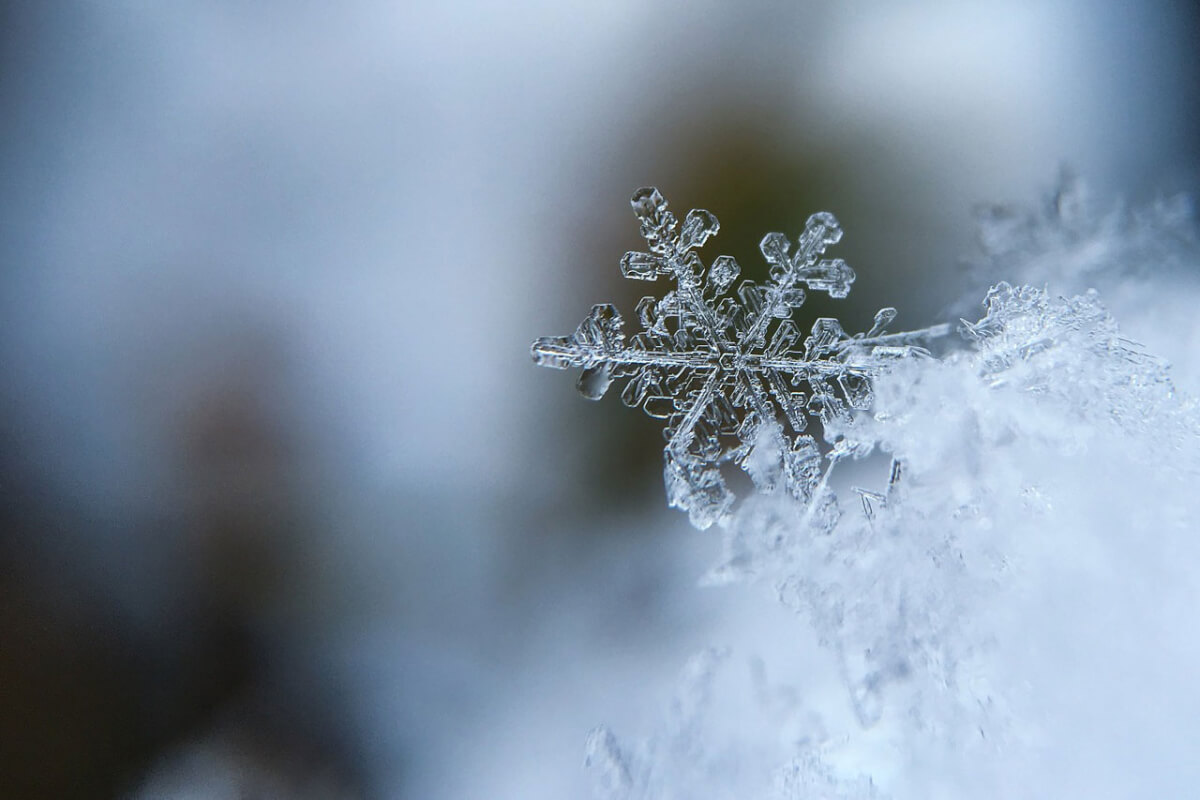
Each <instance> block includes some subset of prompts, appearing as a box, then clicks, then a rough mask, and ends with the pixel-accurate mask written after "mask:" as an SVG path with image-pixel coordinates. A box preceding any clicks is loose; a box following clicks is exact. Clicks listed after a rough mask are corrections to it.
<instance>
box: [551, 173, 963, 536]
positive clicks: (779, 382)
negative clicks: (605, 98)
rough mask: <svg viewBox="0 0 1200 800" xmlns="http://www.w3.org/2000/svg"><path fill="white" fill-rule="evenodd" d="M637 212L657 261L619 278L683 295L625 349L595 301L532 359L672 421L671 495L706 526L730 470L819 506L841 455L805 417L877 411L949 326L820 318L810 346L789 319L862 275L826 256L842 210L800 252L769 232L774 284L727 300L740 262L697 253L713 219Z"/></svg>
mask: <svg viewBox="0 0 1200 800" xmlns="http://www.w3.org/2000/svg"><path fill="white" fill-rule="evenodd" d="M631 202H632V205H633V212H634V214H635V215H636V216H637V218H638V220H639V221H640V222H641V234H642V236H643V237H644V238H645V240H646V243H647V252H630V253H626V254H625V256H624V258H622V259H621V272H622V273H623V274H624V275H625V277H627V278H634V279H637V280H649V281H652V280H657V279H658V278H660V277H666V278H668V279H670V280H672V281H673V282H674V283H675V288H674V289H672V290H670V291H669V292H667V293H666V295H664V296H663V297H661V298H657V297H653V296H648V297H643V298H642V299H641V301H639V302H638V305H637V316H638V322H639V323H640V326H641V330H640V331H639V332H638V333H637V334H635V335H634V336H632V337H631V338H629V339H628V340H627V339H626V338H625V335H624V333H623V330H622V329H623V327H624V320H622V319H621V315H620V313H619V312H618V311H617V309H616V308H615V307H614V306H612V305H611V304H602V305H597V306H593V307H592V312H591V313H590V314H589V315H588V316H587V318H586V319H584V320H583V322H581V323H580V324H579V327H578V328H577V329H576V330H575V333H573V334H571V335H570V336H549V337H543V338H541V339H538V340H537V341H535V342H534V343H533V346H532V348H531V351H532V354H533V359H534V361H535V362H536V363H538V364H540V365H542V366H546V367H554V368H556V369H567V368H572V367H580V368H582V369H583V374H582V375H581V376H580V378H579V390H580V392H581V393H582V394H583V395H584V396H585V397H588V398H589V399H593V400H596V399H599V398H600V397H602V396H603V395H604V393H605V392H606V391H607V389H608V387H609V386H610V385H611V384H612V383H613V382H614V381H618V380H624V381H626V383H625V387H624V391H622V393H621V399H622V400H623V401H624V402H625V404H626V405H628V406H632V407H641V408H642V409H643V410H644V411H645V412H646V413H647V414H649V415H650V416H652V417H657V418H660V419H664V420H666V421H667V428H666V431H665V435H666V438H667V445H666V448H665V450H664V457H665V462H666V463H665V469H664V477H665V480H666V488H667V497H668V500H669V501H670V504H671V505H672V506H675V507H678V508H682V509H685V510H687V511H688V512H689V515H690V517H691V521H692V524H694V525H696V526H697V527H699V528H707V527H709V526H710V525H712V524H713V523H714V522H718V521H720V520H721V519H723V518H724V517H725V516H726V515H727V514H728V513H729V511H730V508H731V506H732V504H733V500H734V495H733V493H732V492H731V491H730V490H729V488H728V486H726V483H725V480H724V478H723V477H722V475H721V468H722V467H723V466H724V465H726V464H729V463H734V464H737V465H738V466H739V467H741V468H742V469H743V470H745V471H746V473H747V474H748V475H749V476H750V477H751V479H752V480H753V482H754V484H755V486H756V488H757V489H758V490H759V491H763V492H770V491H774V490H775V489H776V488H777V487H780V486H782V487H783V488H785V489H786V490H787V491H788V492H789V493H790V494H791V495H792V496H794V497H796V498H797V499H799V500H801V501H804V502H813V501H814V500H815V499H817V495H818V493H819V491H820V489H821V487H822V486H823V484H824V482H825V479H826V476H827V474H828V470H829V468H830V467H832V465H833V464H834V463H835V462H836V461H837V459H838V458H839V457H840V455H844V452H842V451H839V450H838V448H837V447H836V446H835V447H834V449H833V450H832V451H830V452H828V453H826V452H824V451H823V450H822V449H821V447H819V446H818V444H817V442H816V440H815V439H814V438H813V437H812V436H810V435H808V434H805V433H804V430H805V428H806V427H807V426H808V418H809V417H810V416H811V417H814V418H817V419H820V420H821V421H822V423H824V424H825V425H827V426H828V425H829V424H830V423H832V422H835V421H837V420H839V419H843V418H845V417H846V416H847V415H849V414H850V413H852V412H851V410H852V409H866V408H868V407H870V405H871V402H872V379H873V378H874V377H875V376H876V375H877V374H878V373H879V371H880V370H882V369H885V368H886V367H887V365H888V364H889V363H891V362H893V361H894V360H896V359H898V358H905V357H910V356H914V355H922V354H927V351H926V350H924V349H923V348H921V347H920V346H919V342H921V341H922V340H925V339H928V338H931V337H935V336H941V335H944V334H945V333H947V332H948V330H949V327H948V326H946V325H938V326H934V327H931V328H925V329H922V330H917V331H909V332H905V333H891V334H889V333H887V332H886V328H887V326H888V325H889V324H890V323H891V322H892V320H893V319H895V317H896V309H894V308H884V309H882V310H880V311H879V313H877V314H876V315H875V324H874V325H873V326H872V327H871V329H870V330H869V331H867V332H865V333H858V334H855V335H853V336H850V335H848V334H846V333H845V331H843V330H842V326H841V324H840V323H839V322H838V321H837V320H836V319H832V318H828V317H822V318H819V319H817V320H816V322H814V323H813V326H812V331H811V333H810V334H809V335H808V336H807V337H806V338H804V341H803V344H802V345H801V344H800V339H801V333H800V328H799V327H798V326H797V325H796V323H795V322H794V321H793V320H792V315H793V313H794V312H795V310H796V309H798V308H800V307H801V306H802V305H803V304H804V301H805V298H806V290H807V291H819V292H827V293H828V294H829V296H830V297H835V298H844V297H846V295H847V294H849V292H850V285H851V284H852V283H853V282H854V278H855V275H854V271H853V270H851V269H850V267H849V266H847V265H846V262H844V261H843V260H841V259H840V258H835V259H828V258H824V257H823V256H824V254H825V250H826V248H828V247H829V246H831V245H834V244H837V242H838V241H839V240H840V239H841V238H842V229H841V227H840V226H839V225H838V222H837V220H836V219H835V218H834V216H833V215H832V214H829V213H827V212H821V213H818V214H813V215H812V216H811V217H809V219H808V223H807V224H806V225H805V227H804V231H803V232H802V233H801V234H800V237H799V239H798V240H797V242H796V243H795V245H794V246H793V245H792V243H791V242H790V241H789V240H788V237H787V236H785V235H784V234H782V233H768V234H767V235H766V236H765V237H763V240H762V242H761V243H760V244H759V249H760V250H761V251H762V254H763V256H764V257H765V258H766V260H767V262H768V263H769V264H770V281H769V282H768V283H766V284H762V285H760V284H758V283H756V282H754V281H752V280H743V281H741V282H740V283H739V284H738V287H737V290H736V291H735V292H732V293H731V292H730V288H731V287H732V286H733V284H734V281H735V280H736V279H737V277H738V275H739V274H740V272H741V268H740V267H739V266H738V263H737V261H735V260H734V259H733V258H732V257H731V256H725V255H723V256H718V257H717V258H716V259H714V260H713V262H712V263H711V265H709V266H707V267H706V266H705V265H704V262H703V261H701V259H700V256H699V255H698V254H697V253H696V250H697V249H698V248H700V247H701V246H702V245H703V244H704V243H705V242H706V241H707V240H708V239H709V237H711V236H713V235H714V234H715V233H717V230H718V229H719V227H720V226H719V223H718V222H717V218H716V217H715V216H713V215H712V214H711V213H709V212H708V211H704V210H701V209H693V210H692V211H689V212H688V214H687V216H686V217H684V219H683V223H682V225H680V224H679V221H678V220H677V219H676V217H675V215H674V214H673V213H671V212H670V211H669V210H667V201H666V200H665V199H664V198H663V196H662V195H661V194H660V193H659V191H658V190H657V189H654V188H644V189H639V190H638V191H637V192H636V193H634V195H633V199H632V201H631ZM785 426H786V427H785Z"/></svg>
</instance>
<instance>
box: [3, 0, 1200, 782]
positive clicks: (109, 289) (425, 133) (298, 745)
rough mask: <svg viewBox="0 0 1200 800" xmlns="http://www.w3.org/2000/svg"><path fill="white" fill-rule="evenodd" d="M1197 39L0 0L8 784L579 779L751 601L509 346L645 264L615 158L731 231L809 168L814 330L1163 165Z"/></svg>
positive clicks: (645, 462) (1114, 32)
mask: <svg viewBox="0 0 1200 800" xmlns="http://www.w3.org/2000/svg"><path fill="white" fill-rule="evenodd" d="M1197 41H1200V24H1198V17H1197V12H1196V11H1195V9H1194V8H1193V7H1192V4H1190V3H1186V2H1176V3H1169V2H1145V3H1138V4H1127V3H1117V2H1115V1H1114V2H1087V3H1085V2H1033V1H1032V0H1029V1H1028V2H1025V1H1018V2H1007V3H954V2H921V3H916V2H883V0H870V1H868V2H861V3H854V4H845V5H839V4H830V3H810V2H768V1H767V0H746V1H744V2H738V3H713V2H700V3H686V4H685V3H678V2H654V3H651V2H632V1H631V0H613V2H608V3H601V4H583V3H550V2H542V1H541V0H526V1H525V2H519V3H507V4H485V3H478V2H443V3H438V4H434V3H426V4H420V3H403V2H385V1H384V0H344V1H343V2H339V3H336V4H334V3H316V2H307V1H306V2H289V3H284V2H260V3H253V4H251V3H242V2H232V0H215V1H213V0H210V1H209V2H190V1H189V0H180V2H174V3H150V2H133V1H132V0H126V1H122V0H112V2H104V3H99V2H84V1H83V0H78V1H76V2H70V1H69V0H64V1H63V2H55V3H8V4H4V5H3V6H0V59H2V61H0V65H2V66H0V120H2V128H0V131H2V133H0V136H2V137H3V138H2V140H0V158H2V162H0V163H2V165H3V166H2V170H3V173H2V174H3V183H2V184H0V192H2V195H0V203H2V206H0V207H2V209H3V215H2V217H0V220H2V227H0V232H2V235H0V266H2V269H3V271H2V274H0V374H2V376H3V377H2V381H0V528H2V531H3V532H2V534H0V535H2V539H0V741H2V749H0V776H2V777H0V793H2V794H4V795H5V796H11V797H22V798H40V797H46V798H50V797H53V798H74V797H78V798H84V797H88V798H91V797H105V796H119V797H220V798H224V797H230V798H233V797H243V796H260V797H272V798H274V797H347V798H359V797H362V798H377V797H380V798H391V797H435V798H441V797H446V798H450V797H494V798H502V797H512V798H543V797H544V798H562V797H578V796H586V794H587V778H586V776H585V774H584V771H583V768H582V760H583V755H582V753H583V742H584V739H585V737H586V734H587V732H588V730H589V729H590V728H591V727H592V726H593V725H595V724H597V723H600V722H607V723H610V724H613V725H614V726H615V727H618V728H620V727H621V726H626V727H627V728H630V729H635V730H636V729H637V728H638V726H640V725H643V724H645V723H646V721H647V720H653V719H655V718H656V717H657V716H658V714H659V712H660V710H661V706H662V704H663V703H664V702H665V698H666V697H667V695H668V693H669V689H670V686H671V685H672V683H673V681H674V678H675V675H676V673H677V671H678V669H679V668H680V666H681V665H682V664H683V663H684V661H685V659H686V658H687V656H688V655H689V654H691V653H692V652H694V651H696V650H697V649H699V648H701V647H703V646H705V645H706V644H709V643H727V642H736V641H739V640H743V639H745V637H748V636H751V634H752V633H754V632H758V634H759V635H761V636H765V637H767V638H770V636H771V631H772V630H773V627H772V626H774V625H775V624H776V621H777V620H778V619H780V618H782V615H783V612H782V611H780V610H777V609H775V608H774V607H773V604H772V602H771V601H770V598H765V601H764V599H763V598H758V597H757V596H756V595H755V593H754V592H753V591H748V590H737V589H721V590H717V589H698V588H696V586H695V583H696V579H697V578H698V576H700V575H701V574H702V573H703V571H704V569H705V566H706V565H707V564H708V563H710V562H711V560H712V559H713V558H714V556H715V553H716V548H717V542H716V541H715V538H716V537H715V536H713V535H712V534H711V533H709V534H701V533H697V532H695V531H692V530H690V529H689V528H688V527H687V523H686V519H685V517H684V516H683V515H680V514H676V513H671V512H668V511H667V510H666V509H665V508H664V505H665V502H664V500H663V494H662V485H661V449H660V442H661V436H660V433H659V430H658V428H659V426H658V424H657V422H656V421H654V420H650V419H648V418H643V417H642V416H640V415H638V414H635V413H632V412H628V411H627V410H625V409H624V408H623V407H622V406H621V405H620V403H619V400H617V399H616V398H615V397H614V398H607V399H605V400H604V401H602V402H601V403H599V404H590V403H586V402H584V401H582V400H581V399H580V398H579V397H578V396H577V395H576V394H575V392H574V388H573V382H574V380H573V376H570V377H569V376H567V375H564V374H562V373H556V372H551V371H548V370H537V369H535V368H534V367H533V365H532V364H531V362H530V360H529V355H528V346H529V342H530V341H531V340H532V339H533V338H534V337H536V336H540V335H551V334H565V333H568V332H570V331H571V330H573V329H574V326H575V325H576V324H577V323H578V321H579V320H580V319H581V318H582V317H583V316H584V314H585V313H586V312H587V310H588V308H590V306H591V304H592V303H594V302H602V301H613V302H616V303H617V304H618V306H619V307H620V308H622V309H623V310H624V311H625V313H626V314H630V313H631V312H632V309H633V306H634V304H635V302H636V300H637V297H638V296H640V294H642V293H644V292H645V290H646V289H647V286H646V285H644V284H638V285H626V284H629V283H630V282H627V281H623V280H622V279H621V278H620V275H619V271H618V268H617V261H618V259H619V257H620V255H621V254H622V253H623V252H624V251H625V250H627V249H634V248H637V247H638V244H639V241H638V239H637V230H636V224H635V223H634V220H633V218H632V216H631V214H630V212H629V208H628V204H627V200H628V197H629V195H630V194H631V193H632V191H633V190H634V189H635V188H637V187H639V186H642V185H646V184H652V185H657V186H659V187H660V188H661V189H662V190H663V191H664V193H665V194H666V195H667V197H668V198H669V199H670V200H672V202H673V204H674V205H675V207H676V208H677V210H679V211H686V210H687V209H688V208H691V207H694V206H695V207H703V208H708V209H709V210H711V211H713V212H714V213H715V214H716V215H717V216H718V217H719V218H720V219H721V221H722V225H723V230H722V233H721V235H720V236H719V237H718V238H717V239H716V240H714V241H713V242H712V243H710V244H709V245H708V247H707V248H706V251H705V252H706V253H707V254H708V255H709V256H711V255H714V254H716V253H730V254H732V255H735V256H736V257H737V258H738V260H739V261H740V263H741V264H742V265H743V268H744V269H745V270H747V271H748V272H749V271H752V270H754V269H761V266H760V260H759V257H758V256H757V251H756V244H757V241H758V239H759V238H760V237H761V236H762V234H763V233H765V232H767V231H770V230H782V231H785V232H788V233H789V234H793V235H794V234H795V233H797V232H798V231H799V229H800V228H801V227H802V225H803V221H804V219H805V218H806V217H807V215H808V214H810V213H812V212H813V211H816V210H822V209H824V210H830V211H833V212H834V213H835V214H836V215H837V216H838V217H839V219H840V220H841V221H842V223H843V226H844V227H845V229H846V231H847V237H846V239H845V240H844V242H843V243H842V244H841V245H839V246H838V255H840V256H842V257H844V258H845V259H847V260H848V261H849V262H850V263H851V265H852V266H854V267H855V269H856V270H857V272H858V275H859V280H858V283H857V284H856V286H855V289H854V292H853V293H852V295H851V298H850V300H848V301H845V302H842V303H840V304H839V305H840V306H841V307H840V308H839V309H837V313H838V315H839V316H841V317H842V318H843V320H844V322H845V323H846V325H847V328H848V329H855V330H857V329H861V328H863V327H867V326H868V325H869V320H870V318H871V316H872V315H873V313H874V311H875V310H876V309H877V308H879V307H880V306H883V305H896V306H898V307H899V308H900V310H901V318H900V323H903V324H906V325H909V326H918V325H924V324H929V323H933V322H938V321H942V320H943V319H945V318H947V317H948V315H949V314H950V313H951V312H952V311H956V310H957V309H958V308H959V306H960V304H961V301H962V298H963V297H964V296H965V295H966V294H967V293H969V292H971V291H972V290H973V289H974V288H978V287H973V286H972V285H971V277H970V275H969V273H968V271H967V270H966V269H965V268H964V267H963V266H962V265H963V263H964V259H969V257H970V254H971V252H972V248H973V247H974V244H973V239H972V237H973V233H974V228H973V223H972V218H971V209H972V207H973V206H974V205H975V204H977V203H980V202H994V201H1005V202H1016V203H1029V204H1033V203H1036V202H1039V198H1040V197H1042V196H1043V194H1044V193H1045V192H1047V191H1048V190H1050V189H1052V188H1053V186H1054V183H1055V181H1056V179H1057V175H1058V174H1059V171H1060V169H1062V168H1063V167H1064V166H1067V167H1069V168H1070V169H1072V170H1074V171H1075V172H1076V173H1078V174H1079V175H1082V176H1084V177H1085V178H1086V179H1087V180H1088V181H1089V182H1090V184H1091V186H1092V189H1093V191H1094V192H1095V193H1097V194H1100V195H1113V196H1115V195H1118V194H1119V195H1121V196H1123V197H1125V198H1128V199H1129V200H1130V202H1134V203H1137V202H1141V201H1146V200H1152V199H1153V198H1155V197H1157V196H1161V195H1165V194H1171V193H1175V192H1178V191H1190V190H1194V188H1195V187H1196V184H1197V181H1198V179H1200V147H1198V145H1197V143H1198V142H1200V136H1198V135H1197V134H1198V133H1200V130H1198V128H1200V91H1198V86H1200V63H1198V60H1197V49H1196V47H1197V45H1196V43H1197ZM1003 277H1004V276H996V278H1003ZM811 310H812V311H813V313H814V314H816V313H825V312H826V311H829V310H832V309H827V308H820V307H817V306H816V305H815V304H814V305H813V306H812V309H811ZM254 792H256V793H257V794H251V793H254Z"/></svg>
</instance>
